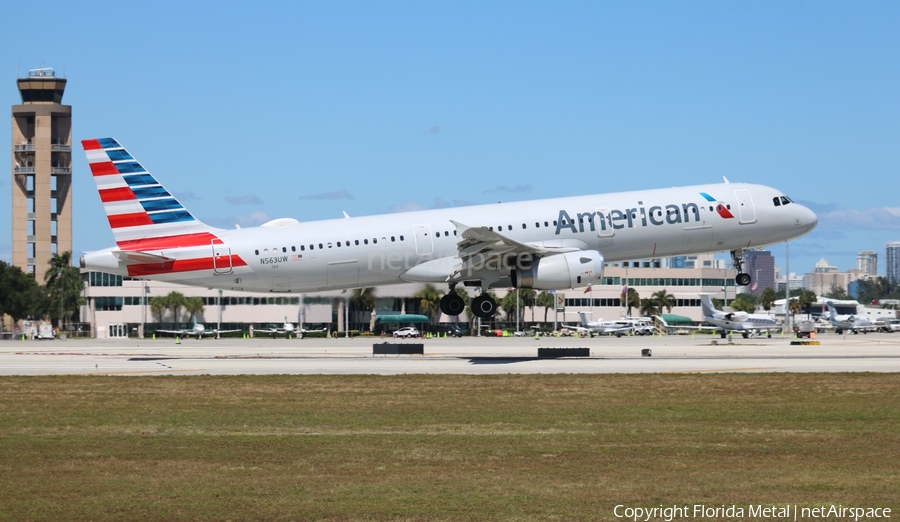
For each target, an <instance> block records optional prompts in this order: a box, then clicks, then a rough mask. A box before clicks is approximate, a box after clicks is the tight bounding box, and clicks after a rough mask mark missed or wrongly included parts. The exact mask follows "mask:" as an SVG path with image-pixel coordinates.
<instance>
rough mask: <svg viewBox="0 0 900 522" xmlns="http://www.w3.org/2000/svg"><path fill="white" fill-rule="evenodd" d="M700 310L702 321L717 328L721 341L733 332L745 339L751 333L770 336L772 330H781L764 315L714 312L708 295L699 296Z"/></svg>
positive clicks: (780, 327) (773, 321)
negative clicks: (738, 333)
mask: <svg viewBox="0 0 900 522" xmlns="http://www.w3.org/2000/svg"><path fill="white" fill-rule="evenodd" d="M700 308H701V310H703V319H704V320H705V321H706V322H707V323H709V324H711V325H713V326H715V327H717V328H718V329H719V331H720V333H721V336H722V338H723V339H724V338H725V336H726V335H727V334H728V332H733V331H737V332H740V333H741V336H743V337H744V338H745V339H746V338H747V337H749V336H750V334H751V333H761V332H767V333H768V335H770V336H771V332H772V331H773V330H781V329H782V326H781V325H779V324H777V323H776V322H775V320H774V319H772V318H771V317H769V316H768V315H766V314H748V313H747V312H723V311H721V310H716V307H715V305H714V304H713V302H712V299H711V298H710V297H709V294H700Z"/></svg>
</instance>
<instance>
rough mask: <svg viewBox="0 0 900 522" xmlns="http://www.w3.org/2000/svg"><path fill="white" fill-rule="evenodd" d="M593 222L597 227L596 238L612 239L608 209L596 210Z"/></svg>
mask: <svg viewBox="0 0 900 522" xmlns="http://www.w3.org/2000/svg"><path fill="white" fill-rule="evenodd" d="M594 222H595V226H596V227H597V228H596V230H597V236H598V237H613V236H614V235H615V231H614V230H613V227H612V221H611V220H610V219H609V207H600V208H598V209H597V211H596V212H595V213H594Z"/></svg>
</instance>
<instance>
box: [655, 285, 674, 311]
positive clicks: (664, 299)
mask: <svg viewBox="0 0 900 522" xmlns="http://www.w3.org/2000/svg"><path fill="white" fill-rule="evenodd" d="M651 297H652V298H653V300H654V301H656V304H657V305H658V306H659V308H660V311H662V309H663V308H665V309H666V310H667V311H668V312H669V313H672V308H674V307H675V296H674V295H672V294H670V293H669V292H668V290H666V289H665V288H663V289H662V290H660V291H659V292H656V293H654V294H653V295H652V296H651Z"/></svg>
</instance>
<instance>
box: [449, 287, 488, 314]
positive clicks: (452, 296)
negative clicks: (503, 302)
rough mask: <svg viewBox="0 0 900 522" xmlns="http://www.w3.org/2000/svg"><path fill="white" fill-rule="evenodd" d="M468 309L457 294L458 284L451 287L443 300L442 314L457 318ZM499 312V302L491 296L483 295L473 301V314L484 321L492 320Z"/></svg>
mask: <svg viewBox="0 0 900 522" xmlns="http://www.w3.org/2000/svg"><path fill="white" fill-rule="evenodd" d="M465 309H466V301H465V300H464V299H463V298H462V296H460V295H459V294H457V293H456V284H455V283H454V284H451V285H450V292H449V293H447V295H445V296H444V297H442V298H441V313H443V314H446V315H450V316H453V317H456V316H457V315H459V314H461V313H463V311H464V310H465ZM496 311H497V302H496V301H494V300H493V299H492V298H491V296H490V295H488V294H482V295H480V296H478V297H476V298H475V299H473V300H472V314H474V315H475V317H480V318H482V319H490V318H491V317H493V316H494V313H495V312H496Z"/></svg>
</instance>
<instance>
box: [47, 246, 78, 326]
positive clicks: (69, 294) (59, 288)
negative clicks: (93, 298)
mask: <svg viewBox="0 0 900 522" xmlns="http://www.w3.org/2000/svg"><path fill="white" fill-rule="evenodd" d="M44 282H45V283H46V286H47V290H49V291H50V296H51V298H50V301H49V303H48V305H49V306H50V309H49V312H50V317H51V318H53V317H56V318H57V326H62V319H63V317H66V318H69V317H71V315H72V314H73V313H74V312H75V310H76V309H77V308H78V306H80V305H81V304H83V303H84V297H83V296H82V292H83V291H84V281H82V280H81V273H80V272H79V270H78V269H77V268H75V267H74V266H72V252H71V251H68V252H63V253H62V254H53V257H51V258H50V269H49V270H48V271H47V273H46V274H44Z"/></svg>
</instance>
